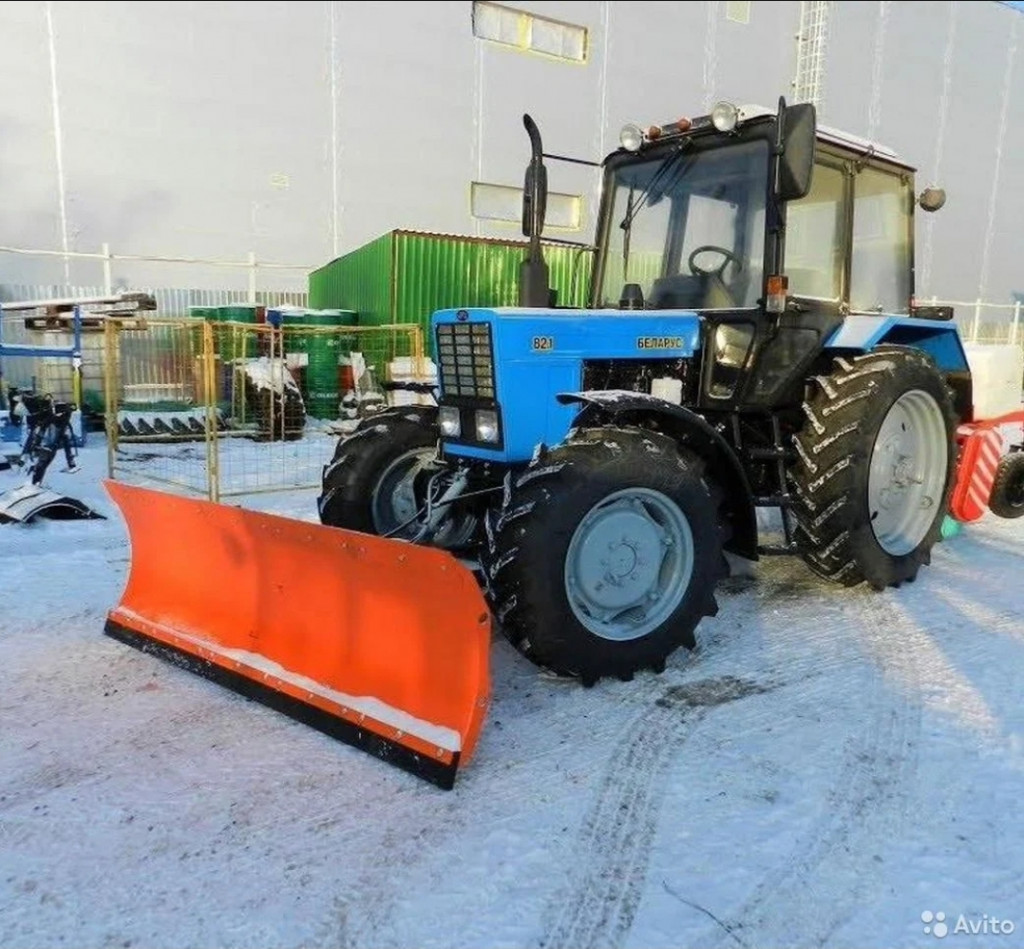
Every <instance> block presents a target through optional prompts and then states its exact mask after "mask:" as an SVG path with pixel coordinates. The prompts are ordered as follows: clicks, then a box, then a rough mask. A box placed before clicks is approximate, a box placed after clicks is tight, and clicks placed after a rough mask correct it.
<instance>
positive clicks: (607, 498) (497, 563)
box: [484, 426, 725, 684]
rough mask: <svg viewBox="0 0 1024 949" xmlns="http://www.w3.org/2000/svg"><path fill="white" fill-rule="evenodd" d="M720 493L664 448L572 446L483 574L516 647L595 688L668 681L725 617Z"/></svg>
mask: <svg viewBox="0 0 1024 949" xmlns="http://www.w3.org/2000/svg"><path fill="white" fill-rule="evenodd" d="M718 505H719V497H718V492H717V490H716V489H714V488H713V487H712V486H709V485H708V484H707V483H706V482H705V481H704V479H703V465H702V463H701V461H700V460H699V459H698V458H697V457H696V456H694V455H692V454H690V453H688V452H685V451H682V450H680V449H679V448H678V447H677V445H676V444H675V442H674V441H672V440H671V439H669V438H666V437H665V436H663V435H658V434H655V433H653V432H646V431H642V430H639V429H632V428H617V427H611V426H609V427H602V428H594V429H587V430H582V431H580V432H577V433H574V434H573V435H572V436H571V437H570V439H569V440H568V441H567V442H566V443H565V444H563V445H560V446H558V447H557V448H555V449H553V450H552V451H550V452H549V453H547V454H546V455H545V456H543V457H542V458H538V459H536V460H535V461H534V462H533V463H532V464H531V466H530V467H529V468H528V469H527V470H526V471H525V472H524V473H523V474H521V475H520V476H519V477H518V479H517V480H516V481H515V483H514V485H513V486H512V489H511V490H510V491H509V492H507V494H506V498H505V502H504V504H503V506H502V509H501V511H500V512H499V513H498V514H497V515H496V516H493V515H492V518H491V521H490V522H489V531H488V544H487V551H486V553H485V555H484V566H485V569H486V571H487V574H488V581H489V586H490V593H491V597H492V601H493V603H494V607H495V612H496V615H497V617H498V619H499V622H500V623H501V624H502V629H503V631H504V632H505V634H506V636H508V638H509V639H511V640H512V642H513V643H514V644H515V645H516V646H518V647H519V648H520V649H521V650H522V651H523V652H524V653H525V654H526V655H527V656H528V657H529V658H530V659H532V660H533V661H535V662H537V663H538V664H540V665H543V666H545V667H547V668H550V669H552V670H554V671H556V672H559V673H561V674H565V675H577V676H579V677H580V678H581V679H582V680H583V682H584V684H591V683H593V682H596V681H597V680H598V679H600V678H601V677H603V676H617V677H619V678H623V679H629V678H631V677H632V676H633V674H634V672H636V671H638V670H640V669H644V668H650V669H654V670H655V671H661V670H662V669H663V668H664V666H665V660H666V659H667V657H668V656H669V655H670V654H671V653H672V652H673V651H675V650H676V649H677V648H679V647H680V646H683V647H686V648H692V647H693V645H694V641H695V640H694V630H695V628H696V626H697V624H698V623H699V622H700V620H701V619H702V618H703V617H704V616H713V615H714V614H715V613H716V612H717V606H716V603H715V597H714V589H715V585H716V584H717V582H718V581H719V580H720V579H721V578H722V576H723V575H724V572H725V567H724V560H723V557H722V536H721V528H720V519H719V516H718Z"/></svg>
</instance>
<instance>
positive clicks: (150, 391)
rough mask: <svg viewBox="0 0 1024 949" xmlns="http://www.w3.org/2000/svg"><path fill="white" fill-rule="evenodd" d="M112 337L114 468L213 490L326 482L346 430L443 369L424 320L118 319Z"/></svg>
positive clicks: (241, 492) (136, 478)
mask: <svg viewBox="0 0 1024 949" xmlns="http://www.w3.org/2000/svg"><path fill="white" fill-rule="evenodd" d="M105 342H106V359H105V366H106V371H107V380H106V382H107V384H106V389H105V391H106V428H107V436H108V452H109V469H110V475H111V477H113V478H117V479H120V480H128V481H133V482H136V483H149V482H152V483H153V484H154V485H163V486H171V487H172V488H174V489H176V490H181V491H184V492H191V493H196V494H201V495H205V496H206V497H208V498H210V499H211V500H214V501H217V500H220V499H221V498H227V497H236V498H237V497H244V496H245V495H250V494H256V493H263V492H268V491H283V490H293V489H297V488H307V487H316V486H318V485H319V484H320V477H321V472H322V469H323V466H324V465H325V464H327V463H328V462H329V461H330V459H331V456H332V454H333V452H334V447H335V445H336V443H337V439H338V436H339V435H340V434H341V433H344V432H346V431H350V430H351V429H353V428H354V427H355V426H356V425H358V424H359V422H360V420H361V419H363V418H366V417H369V416H371V415H373V414H375V413H376V412H379V411H381V410H382V409H384V408H386V407H387V406H388V405H394V404H402V403H407V402H412V401H424V400H426V401H430V400H431V397H430V396H429V395H422V394H419V393H414V392H410V391H406V390H403V389H401V388H398V389H396V388H395V386H396V385H397V386H401V385H403V384H406V383H417V384H421V385H422V384H424V383H428V384H429V383H433V382H434V378H435V377H434V367H433V364H432V363H431V362H430V361H429V360H427V359H426V358H425V357H424V355H423V338H422V331H421V330H420V328H419V327H418V326H415V325H401V326H339V325H324V326H309V325H301V326H300V325H289V324H288V323H287V322H284V323H281V324H279V325H274V323H263V322H261V323H243V322H235V321H228V322H217V321H212V320H203V319H186V320H149V321H147V323H146V325H145V327H144V328H130V327H126V326H124V325H121V324H119V322H118V321H116V320H111V321H109V322H108V324H107V331H106V334H105Z"/></svg>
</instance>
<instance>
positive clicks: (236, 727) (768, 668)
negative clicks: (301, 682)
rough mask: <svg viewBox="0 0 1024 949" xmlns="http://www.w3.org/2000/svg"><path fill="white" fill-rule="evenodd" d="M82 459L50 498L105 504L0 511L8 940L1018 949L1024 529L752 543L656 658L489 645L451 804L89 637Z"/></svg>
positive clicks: (112, 566) (103, 560)
mask: <svg viewBox="0 0 1024 949" xmlns="http://www.w3.org/2000/svg"><path fill="white" fill-rule="evenodd" d="M81 460H82V462H83V464H84V465H85V471H84V472H83V473H80V474H77V475H64V474H61V473H60V472H55V473H54V474H53V475H52V477H51V478H50V482H51V484H52V487H53V488H54V489H55V490H57V491H60V492H62V493H68V494H71V495H72V496H75V497H80V498H82V499H83V500H84V501H86V502H87V503H89V504H90V505H93V506H94V507H96V509H97V510H99V511H100V512H101V513H103V514H106V515H108V517H109V518H110V519H109V520H107V521H82V522H44V523H39V524H36V525H33V526H30V527H19V526H9V527H0V538H3V539H4V540H5V542H6V547H5V554H6V556H5V557H4V561H3V564H4V565H3V577H4V586H3V589H4V591H5V593H4V598H3V600H2V601H0V945H2V946H4V947H49V946H57V945H61V944H64V945H74V946H84V947H93V946H97V947H98V946H137V945H143V946H151V947H186V946H200V945H202V946H230V947H236V946H237V947H250V946H251V947H265V946H280V947H299V946H381V947H384V946H423V947H446V946H572V947H583V946H622V947H627V949H628V947H642V946H655V945H659V946H660V945H676V946H678V945H686V946H698V947H718V946H721V947H726V946H729V947H734V946H747V947H755V946H756V947H773V946H791V945H822V946H836V947H843V946H862V947H912V946H921V945H926V944H929V943H930V942H931V940H932V939H933V938H934V937H933V936H932V935H928V934H926V933H925V931H924V926H925V922H924V921H923V920H922V918H921V916H922V913H925V912H929V913H932V914H936V913H938V912H943V913H945V916H946V920H947V921H948V923H949V926H950V933H949V935H948V936H947V937H946V938H945V940H944V942H945V943H948V944H949V945H950V946H957V945H961V946H971V945H977V946H996V947H1002V946H1006V947H1020V946H1022V945H1024V904H1022V903H1021V897H1020V893H1021V889H1020V884H1021V879H1022V878H1024V821H1021V820H1020V819H1019V812H1020V801H1021V799H1022V792H1024V702H1022V701H1021V695H1022V687H1021V682H1022V680H1024V620H1022V613H1024V585H1022V584H1021V580H1020V578H1021V576H1022V575H1024V533H1022V530H1024V522H1021V521H1017V522H1012V521H999V520H996V519H994V518H991V517H986V518H985V519H984V520H983V521H981V522H980V523H978V524H976V525H972V526H970V527H968V528H966V529H965V530H964V531H963V532H962V533H961V534H960V535H959V536H957V537H955V538H953V539H952V540H950V541H947V542H945V543H943V544H941V545H940V546H939V547H938V548H937V549H936V551H935V552H934V556H933V562H932V565H931V566H930V567H928V568H926V569H925V570H923V571H922V573H921V576H920V578H919V579H918V581H917V582H916V583H914V584H912V585H905V586H904V587H903V588H901V589H899V590H889V591H886V592H885V593H880V594H876V593H872V592H871V591H869V590H867V589H863V588H855V589H852V590H845V589H840V588H836V587H833V586H830V585H827V584H825V583H824V582H823V581H819V580H817V579H816V578H815V577H813V576H812V575H811V574H810V573H809V572H808V571H807V570H806V568H805V567H803V566H802V565H801V564H800V563H799V562H797V561H794V560H791V559H769V560H766V561H764V562H762V563H760V564H758V565H756V566H755V567H753V568H752V569H749V570H748V571H746V573H747V575H736V576H733V577H732V578H731V579H730V580H728V581H725V582H724V583H723V584H722V586H721V587H720V592H719V602H720V605H721V610H720V612H719V614H718V616H717V617H716V618H715V619H713V620H706V621H705V622H704V623H702V625H701V626H700V628H699V630H698V639H699V645H698V649H697V650H696V651H695V652H693V653H691V654H677V655H676V656H675V657H674V658H673V659H672V660H671V661H670V663H669V666H668V669H667V670H666V672H665V673H664V674H663V675H661V676H654V675H650V674H644V675H639V676H637V678H636V679H635V680H634V681H632V682H628V683H626V682H602V683H600V684H599V685H597V686H596V687H595V688H593V689H583V688H580V687H578V686H577V685H575V684H573V683H566V682H563V681H559V680H555V679H551V678H549V677H546V676H544V675H542V674H539V673H538V671H537V670H536V669H535V668H534V667H533V666H531V665H530V664H529V663H528V662H527V661H526V660H525V659H523V658H522V657H520V656H518V655H517V654H516V653H515V652H514V651H513V650H512V649H511V647H509V646H508V645H507V644H505V643H504V642H502V641H496V642H495V645H494V647H493V650H492V660H493V667H494V668H493V678H494V696H493V701H492V708H491V712H490V715H489V718H488V721H487V724H486V726H485V728H484V732H483V735H482V737H481V740H480V745H479V746H478V750H477V753H476V755H475V757H474V759H473V761H472V762H470V764H469V765H467V766H466V767H465V768H464V769H463V770H462V771H461V772H460V775H459V778H458V781H457V784H456V788H455V790H454V791H451V792H443V791H439V790H437V789H436V788H434V787H432V786H430V785H428V784H425V783H423V782H421V781H418V780H417V779H415V778H413V777H411V776H410V775H407V774H405V773H404V772H401V771H399V770H397V769H394V768H390V767H388V766H387V765H385V764H383V763H382V762H380V761H378V760H377V759H375V758H373V757H372V756H370V755H367V754H365V753H362V752H359V751H356V750H354V749H351V748H349V747H348V746H346V745H343V744H340V743H338V742H335V741H332V740H331V739H329V738H326V737H325V736H323V735H321V734H320V733H318V732H316V731H314V730H312V729H309V728H307V727H305V726H303V725H300V724H298V723H296V722H293V721H291V720H290V719H287V718H285V717H284V716H281V715H278V714H276V713H274V712H272V711H270V710H269V709H266V708H264V707H262V706H259V705H256V704H254V703H251V702H249V701H246V700H245V699H242V698H240V697H239V696H237V695H235V694H233V693H231V692H229V691H226V690H223V689H221V688H220V687H218V686H217V685H215V684H213V683H211V682H208V681H206V680H204V679H202V678H199V677H197V676H194V675H191V674H190V673H187V672H185V671H183V670H181V669H178V668H176V667H174V666H172V665H169V664H166V663H163V662H161V661H159V660H157V659H155V658H153V657H151V656H147V655H145V654H142V653H140V652H138V651H136V650H133V649H130V648H128V647H126V646H123V645H122V644H120V643H118V642H115V641H114V640H111V639H109V638H107V637H104V636H103V635H102V633H101V631H102V626H103V619H104V615H105V613H106V610H107V609H108V608H110V607H111V606H112V605H114V604H115V603H116V602H117V599H118V596H119V594H120V591H121V587H122V584H123V583H124V579H125V575H126V570H127V562H128V549H127V543H126V539H125V533H124V526H123V523H122V521H121V519H120V517H119V516H118V515H117V512H116V509H115V508H114V506H113V505H112V504H111V503H110V501H109V499H108V498H107V497H106V496H105V494H104V493H103V490H102V488H101V487H100V485H99V474H100V472H101V470H102V468H103V464H104V460H105V447H104V445H103V444H102V441H101V440H99V439H92V438H91V439H90V441H89V445H88V447H87V448H85V449H84V450H83V451H82V454H81ZM16 483H17V480H16V478H15V477H14V476H13V475H11V474H10V473H3V474H0V486H11V487H13V486H14V485H15V484H16ZM315 494H316V492H315V491H301V492H292V493H289V494H278V495H260V496H258V498H256V499H255V503H259V505H260V506H262V507H264V508H266V509H269V510H274V511H276V512H279V513H285V514H289V515H292V516H299V517H303V518H306V519H308V520H314V519H315V517H316V513H315V502H314V498H315ZM233 503H234V501H233ZM961 914H963V915H964V916H965V918H966V919H967V920H968V921H972V920H973V921H975V924H978V923H980V921H982V920H983V918H984V915H985V914H987V916H988V918H989V919H991V918H993V917H995V918H998V919H1000V920H1011V921H1013V922H1014V932H1013V933H1011V934H998V935H995V934H990V935H988V936H985V935H978V936H971V935H969V934H964V933H956V932H954V931H953V925H954V924H955V923H956V922H957V921H958V919H959V916H960V915H961Z"/></svg>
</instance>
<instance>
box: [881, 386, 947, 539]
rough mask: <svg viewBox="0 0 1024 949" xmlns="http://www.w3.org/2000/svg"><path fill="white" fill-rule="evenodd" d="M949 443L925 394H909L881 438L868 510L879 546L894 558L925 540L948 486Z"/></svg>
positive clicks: (935, 406) (893, 412) (893, 408)
mask: <svg viewBox="0 0 1024 949" xmlns="http://www.w3.org/2000/svg"><path fill="white" fill-rule="evenodd" d="M948 452H949V446H948V439H947V435H946V425H945V419H944V418H943V415H942V410H941V409H940V408H939V406H938V403H937V402H936V401H935V399H934V398H933V397H932V396H931V395H929V394H928V393H927V392H924V391H922V390H921V389H913V390H911V391H909V392H905V393H903V395H902V396H900V397H899V398H898V399H897V400H896V401H895V402H894V403H893V404H892V406H891V407H890V409H889V411H888V413H887V414H886V416H885V418H884V419H883V420H882V424H881V426H880V427H879V430H878V434H877V436H876V438H875V445H874V449H873V450H872V454H871V463H870V470H869V475H868V510H869V515H870V517H871V527H872V530H873V531H874V534H875V538H876V540H877V541H878V543H879V545H880V546H881V547H882V549H883V550H885V551H886V552H887V553H889V554H892V555H893V556H902V555H903V554H908V553H910V551H912V550H913V549H914V548H916V547H917V545H918V544H920V543H921V541H922V540H924V538H925V536H926V535H927V533H928V530H929V528H930V527H931V525H932V522H933V521H934V518H935V510H934V509H935V506H936V505H937V504H938V503H939V502H940V500H941V497H942V491H943V488H944V487H945V483H946V471H947V466H948V460H949V457H948Z"/></svg>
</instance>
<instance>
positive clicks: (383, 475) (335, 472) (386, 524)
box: [317, 411, 477, 548]
mask: <svg viewBox="0 0 1024 949" xmlns="http://www.w3.org/2000/svg"><path fill="white" fill-rule="evenodd" d="M436 415H437V413H436V411H435V412H423V411H394V412H387V413H382V414H380V415H378V416H375V417H374V418H371V419H366V420H365V421H364V422H363V423H361V424H360V426H359V428H358V429H357V430H356V431H355V432H354V433H353V434H352V435H349V436H347V437H345V438H342V439H341V441H340V442H339V443H338V447H337V448H336V449H335V452H334V458H333V459H332V460H331V463H330V464H329V465H327V467H326V468H324V474H323V493H322V494H321V495H320V497H319V499H318V501H317V506H318V508H319V510H320V521H321V523H323V524H327V525H328V526H330V527H343V528H346V529H348V530H355V531H361V532H362V533H364V534H376V535H377V536H379V537H396V538H399V539H402V540H415V539H418V538H419V536H420V534H421V533H422V527H423V517H424V515H425V512H426V510H427V508H428V505H427V497H428V493H429V492H431V491H432V490H434V485H435V482H434V480H433V479H434V478H435V476H437V475H438V471H439V470H438V469H437V467H436V466H435V464H434V461H435V459H436V457H437V443H438V438H439V432H438V428H437V419H436ZM435 493H436V492H435ZM476 524H477V519H476V518H475V517H474V516H473V515H472V514H470V513H467V512H460V511H458V509H457V508H452V509H447V510H445V511H444V514H443V517H442V519H441V520H440V522H439V523H438V524H437V525H436V527H435V529H434V530H432V532H431V537H430V542H431V543H432V544H434V545H435V546H438V547H447V548H460V547H464V546H466V545H467V544H469V543H470V542H471V540H472V539H473V537H474V535H475V532H476Z"/></svg>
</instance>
